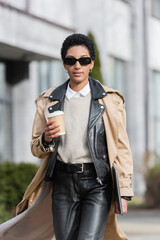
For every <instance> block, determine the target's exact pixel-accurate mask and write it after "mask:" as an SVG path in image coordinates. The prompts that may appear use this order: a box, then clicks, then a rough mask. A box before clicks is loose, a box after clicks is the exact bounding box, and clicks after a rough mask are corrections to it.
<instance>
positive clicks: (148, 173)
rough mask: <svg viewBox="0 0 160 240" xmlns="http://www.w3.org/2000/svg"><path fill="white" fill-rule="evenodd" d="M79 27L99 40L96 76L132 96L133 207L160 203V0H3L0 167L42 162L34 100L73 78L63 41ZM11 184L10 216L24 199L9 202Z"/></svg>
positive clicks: (129, 112)
mask: <svg viewBox="0 0 160 240" xmlns="http://www.w3.org/2000/svg"><path fill="white" fill-rule="evenodd" d="M75 32H78V33H83V34H86V35H88V36H90V37H91V38H92V39H93V40H94V42H95V45H96V52H97V59H96V66H95V70H94V72H93V73H92V76H93V77H95V78H96V79H99V80H100V81H101V82H102V83H103V84H104V85H108V86H110V87H113V88H116V89H118V90H119V91H120V92H121V93H122V94H123V95H124V97H125V100H126V111H127V131H128V135H129V140H130V144H131V149H132V153H133V160H134V176H133V187H134V192H135V200H133V201H132V203H130V208H132V209H139V208H141V209H146V208H147V207H149V208H160V193H159V190H160V106H159V105H160V0H80V1H79V0H32V1H31V0H4V1H3V0H0V165H1V170H0V171H1V172H0V174H1V176H4V177H3V179H6V177H5V176H12V174H11V173H12V172H13V166H14V167H15V168H16V167H17V166H19V165H17V164H21V162H23V164H26V165H25V166H23V169H25V168H27V164H31V165H33V164H39V163H40V160H39V159H36V158H34V157H33V156H32V155H31V152H30V139H31V131H32V123H33V118H34V114H35V110H36V107H35V104H34V100H35V98H36V97H37V96H38V94H40V93H41V92H43V91H45V90H47V89H48V88H50V87H52V86H57V85H59V84H61V83H63V82H64V81H65V80H66V79H67V75H66V73H65V71H64V70H63V65H62V62H61V59H60V48H61V45H62V42H63V40H64V39H65V38H66V37H67V36H68V35H70V34H72V33H75ZM6 161H8V162H7V163H6ZM15 163H16V164H15ZM29 167H31V166H30V165H29ZM34 167H35V165H33V168H34ZM8 169H10V170H8ZM8 171H10V172H9V173H8ZM14 171H15V169H14ZM16 171H18V170H16ZM33 172H34V171H33ZM28 174H29V173H28ZM27 176H28V175H27ZM22 177H23V176H22ZM31 177H32V176H31ZM0 178H1V179H2V177H0ZM19 179H20V177H19ZM7 181H10V182H12V183H13V182H14V181H13V176H12V180H10V179H9V180H7ZM17 181H18V180H17ZM26 181H28V182H29V181H30V180H26ZM28 182H27V183H26V184H28ZM18 184H19V183H17V185H16V188H17V189H19V188H20V186H19V185H18ZM6 186H8V184H7V183H6V180H5V181H4V182H3V184H2V183H1V186H0V201H1V204H0V205H1V208H2V210H3V214H1V215H2V217H3V216H4V210H6V209H7V210H8V209H11V207H13V206H11V205H14V204H15V203H16V201H17V200H15V202H14V203H12V204H11V205H8V206H7V207H6V206H4V205H5V202H6V199H13V197H11V196H10V195H5V196H2V195H4V189H5V192H7V194H9V193H11V189H8V187H6ZM24 190H25V187H23V188H22V192H23V191H24ZM2 192H3V194H2ZM13 192H14V191H13ZM2 206H3V207H2ZM9 206H10V207H9ZM2 210H1V212H2ZM158 216H159V215H158ZM5 219H6V218H4V219H3V220H5ZM136 239H137V240H138V239H140V238H136ZM145 239H147V238H145Z"/></svg>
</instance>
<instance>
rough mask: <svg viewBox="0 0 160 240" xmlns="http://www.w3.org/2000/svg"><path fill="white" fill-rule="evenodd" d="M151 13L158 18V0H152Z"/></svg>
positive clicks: (159, 15)
mask: <svg viewBox="0 0 160 240" xmlns="http://www.w3.org/2000/svg"><path fill="white" fill-rule="evenodd" d="M152 15H153V16H154V17H156V18H158V19H160V0H152Z"/></svg>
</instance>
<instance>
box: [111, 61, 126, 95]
mask: <svg viewBox="0 0 160 240" xmlns="http://www.w3.org/2000/svg"><path fill="white" fill-rule="evenodd" d="M126 74H127V73H126V62H125V61H123V60H121V59H118V58H114V57H110V59H109V85H110V86H111V87H112V88H114V89H117V90H118V91H119V92H120V93H121V94H122V95H123V96H125V90H126V89H125V87H126Z"/></svg>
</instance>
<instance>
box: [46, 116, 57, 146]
mask: <svg viewBox="0 0 160 240" xmlns="http://www.w3.org/2000/svg"><path fill="white" fill-rule="evenodd" d="M59 131H60V128H59V125H58V124H54V121H53V120H52V121H48V122H47V123H46V128H45V137H44V141H45V142H51V141H52V139H53V138H56V137H59V133H58V132H59Z"/></svg>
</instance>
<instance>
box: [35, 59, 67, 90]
mask: <svg viewBox="0 0 160 240" xmlns="http://www.w3.org/2000/svg"><path fill="white" fill-rule="evenodd" d="M66 79H67V75H66V73H65V71H64V68H63V65H62V62H61V61H60V60H54V61H42V62H40V63H39V93H41V92H43V91H46V90H47V89H49V88H50V87H56V86H58V85H60V84H62V83H63V82H64V81H65V80H66Z"/></svg>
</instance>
